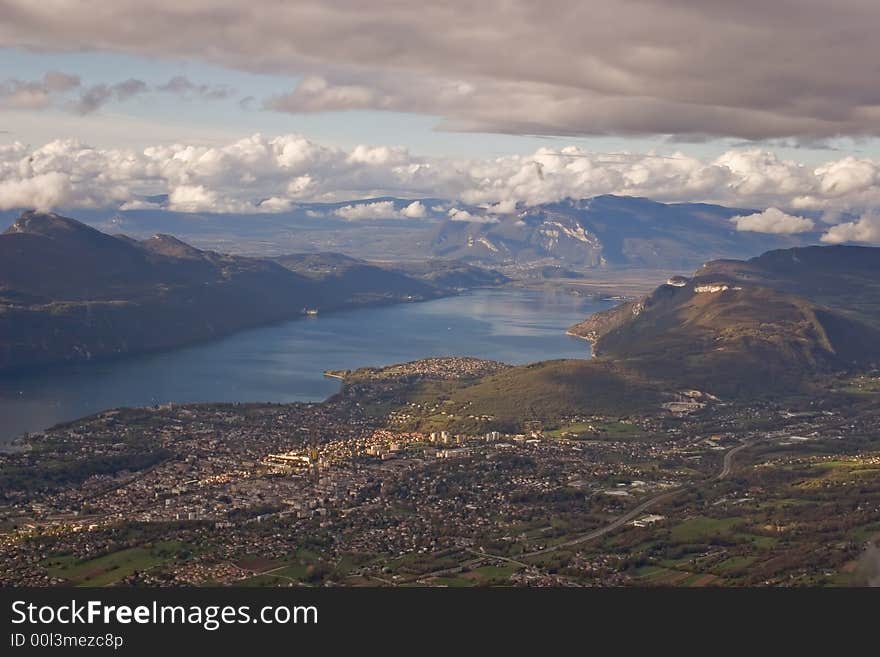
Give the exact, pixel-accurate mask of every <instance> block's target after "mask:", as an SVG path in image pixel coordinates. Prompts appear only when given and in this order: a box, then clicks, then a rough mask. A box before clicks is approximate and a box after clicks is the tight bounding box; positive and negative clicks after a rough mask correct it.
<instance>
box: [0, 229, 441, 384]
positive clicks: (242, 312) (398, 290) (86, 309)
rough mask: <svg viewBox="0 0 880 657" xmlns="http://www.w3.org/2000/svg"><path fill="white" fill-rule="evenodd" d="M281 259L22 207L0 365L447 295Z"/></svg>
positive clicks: (309, 260) (3, 258) (2, 286)
mask: <svg viewBox="0 0 880 657" xmlns="http://www.w3.org/2000/svg"><path fill="white" fill-rule="evenodd" d="M285 262H286V264H287V265H289V266H282V264H279V262H274V261H271V260H264V259H258V258H246V257H240V256H230V255H224V254H220V253H216V252H213V251H203V250H200V249H196V248H194V247H192V246H190V245H189V244H186V243H184V242H182V241H180V240H178V239H176V238H174V237H171V236H169V235H155V236H153V237H151V238H149V239H145V240H141V241H139V240H135V239H131V238H128V237H124V236H119V237H115V236H111V235H108V234H105V233H102V232H100V231H98V230H96V229H94V228H91V227H89V226H87V225H85V224H83V223H80V222H79V221H76V220H74V219H69V218H66V217H62V216H59V215H56V214H42V213H35V212H26V213H24V214H23V215H21V217H20V218H19V219H18V220H17V221H16V222H15V223H14V224H13V225H12V226H11V227H10V228H9V229H8V230H7V231H6V232H5V233H3V234H0V372H6V371H12V370H23V369H32V368H35V367H40V366H44V365H48V364H52V363H58V362H80V361H86V360H92V359H99V358H106V357H111V356H118V355H122V354H129V353H137V352H143V351H151V350H157V349H165V348H170V347H174V346H178V345H182V344H186V343H190V342H195V341H201V340H206V339H210V338H214V337H217V336H221V335H225V334H228V333H231V332H233V331H237V330H239V329H243V328H248V327H254V326H259V325H263V324H268V323H271V322H276V321H281V320H285V319H290V318H293V317H296V316H299V315H300V314H301V313H302V312H303V309H304V308H306V307H308V308H316V309H318V310H334V309H338V308H345V307H354V306H359V305H364V304H368V303H390V302H395V301H408V300H418V299H424V298H430V297H435V296H439V295H441V294H444V293H446V292H447V290H446V289H445V288H441V287H439V286H434V285H431V284H429V283H427V282H424V281H422V280H419V279H417V278H413V277H408V276H406V275H405V274H403V273H399V272H389V271H386V270H383V269H380V268H377V267H373V266H370V265H367V264H366V263H362V262H359V261H352V262H349V261H346V262H345V264H344V266H342V267H341V268H339V266H338V265H337V269H335V270H333V269H328V268H327V266H326V264H327V263H326V262H325V263H324V264H323V265H322V266H317V264H316V262H315V260H314V257H313V256H303V257H297V256H290V257H289V258H287V259H286V260H285ZM296 263H299V264H300V265H302V266H301V267H299V269H300V271H294V270H295V269H297V267H296V266H294V265H295V264H296ZM292 269H294V270H292Z"/></svg>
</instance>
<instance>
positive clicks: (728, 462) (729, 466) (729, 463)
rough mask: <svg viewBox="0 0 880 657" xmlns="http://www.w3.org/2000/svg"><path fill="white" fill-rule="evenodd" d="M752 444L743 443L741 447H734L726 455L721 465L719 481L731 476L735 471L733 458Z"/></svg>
mask: <svg viewBox="0 0 880 657" xmlns="http://www.w3.org/2000/svg"><path fill="white" fill-rule="evenodd" d="M751 444H752V443H743V444H742V445H740V446H739V447H734V448H733V449H731V450H728V451H727V452H726V453H725V454H724V460H723V461H722V463H721V466H722V467H721V472H720V474H719V475H718V480H719V481H721V480H722V479H727V478H728V477H729V476H730V473H731V472H732V471H733V457H734V456H736V455H737V454H739V453H740V452H741V451H743V450H744V449H745V448H746V447H748V446H750V445H751Z"/></svg>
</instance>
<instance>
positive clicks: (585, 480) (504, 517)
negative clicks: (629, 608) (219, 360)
mask: <svg viewBox="0 0 880 657" xmlns="http://www.w3.org/2000/svg"><path fill="white" fill-rule="evenodd" d="M504 367H505V366H503V365H502V364H499V363H494V362H491V361H479V360H476V359H462V358H446V359H429V360H426V361H418V362H416V363H410V364H405V365H397V366H393V367H390V368H385V369H382V370H368V371H359V372H355V373H347V374H346V381H347V382H348V383H347V385H346V386H345V388H344V390H343V392H342V393H340V394H339V395H337V396H335V397H334V398H332V399H331V400H328V401H327V402H324V403H315V404H206V405H184V406H175V405H166V406H158V407H153V408H142V409H117V410H112V411H107V412H104V413H101V414H99V415H96V416H93V417H90V418H85V419H82V420H79V421H76V422H73V423H70V424H66V425H61V426H58V427H55V428H53V429H51V430H48V431H46V432H43V433H41V434H35V435H31V436H28V437H27V438H26V439H25V440H23V441H22V442H21V444H20V445H19V449H18V450H17V451H15V452H11V453H7V454H3V455H2V456H0V459H2V460H0V476H2V479H3V486H2V488H0V490H2V491H3V499H2V507H0V523H2V524H0V527H2V532H3V533H2V535H0V551H2V554H3V557H4V559H3V565H2V566H0V582H2V583H3V585H7V586H9V585H15V586H24V585H37V586H45V585H62V584H78V585H92V586H97V585H107V584H117V585H120V584H125V585H168V586H173V585H280V586H288V585H289V586H295V585H322V584H323V585H371V586H375V585H382V586H384V585H404V584H419V585H434V586H468V585H470V586H473V585H489V584H507V585H533V586H545V585H549V586H555V585H569V586H578V585H587V586H601V585H626V584H633V585H647V584H665V585H668V584H688V585H690V584H693V585H713V584H748V583H782V584H789V583H813V584H815V583H823V582H824V583H839V584H846V583H855V582H857V578H859V577H863V576H868V575H864V571H865V569H869V570H870V568H871V567H872V565H871V564H868V565H864V564H863V561H864V557H863V555H864V554H868V553H870V547H871V545H872V544H873V542H875V541H876V540H877V537H878V535H880V480H878V478H877V477H876V474H877V473H878V472H880V444H878V442H877V441H878V438H877V437H878V435H880V431H878V428H880V414H878V413H877V412H876V411H873V410H870V407H866V408H865V409H858V408H856V409H851V410H849V411H847V410H843V409H833V410H829V409H822V410H793V409H789V408H778V407H775V406H773V405H769V404H764V405H759V406H750V407H739V406H737V405H732V404H724V403H721V402H720V400H717V399H715V398H710V397H708V396H700V395H698V394H697V393H696V392H694V391H691V392H687V391H686V392H685V393H682V394H679V395H677V396H676V397H675V398H674V401H673V402H672V404H671V405H670V404H666V405H665V406H663V405H661V406H658V407H657V408H656V409H655V410H654V411H652V412H651V413H646V414H644V415H641V416H632V417H609V416H602V415H577V416H568V417H562V418H559V419H558V421H557V422H555V423H553V424H554V425H555V426H552V427H551V426H546V423H540V422H535V421H525V422H524V423H523V426H522V427H521V430H520V431H518V432H516V433H510V432H507V431H501V430H497V429H489V430H487V431H484V432H480V433H467V432H464V431H458V430H455V429H454V428H452V427H454V426H455V422H452V423H451V424H450V425H449V427H450V428H447V429H443V428H437V429H435V430H421V429H419V428H418V427H420V426H429V427H432V426H434V425H435V424H436V423H437V422H438V421H439V420H438V419H437V416H438V415H439V414H440V413H441V412H442V410H441V409H442V408H443V404H442V403H439V402H438V401H436V400H433V401H432V400H422V401H406V402H403V401H398V402H396V403H395V404H392V405H390V406H388V405H387V401H384V400H387V398H388V397H387V395H388V393H389V390H391V394H392V397H395V396H396V395H398V392H396V391H399V390H400V389H402V388H401V386H404V387H406V386H411V385H412V384H413V382H417V381H418V382H424V381H426V380H427V381H432V382H434V383H435V384H437V385H439V384H444V385H445V384H447V383H450V382H455V381H460V380H462V379H468V378H472V377H477V376H485V375H487V374H491V373H493V372H498V371H502V370H503V368H504ZM377 399H381V400H383V402H382V404H385V405H383V406H382V407H381V412H380V411H377V407H376V403H375V401H376V400H377ZM426 417H429V418H432V419H431V421H430V422H429V423H427V424H425V423H424V422H421V424H420V420H419V419H420V418H421V419H424V418H426ZM441 419H442V417H441ZM465 419H466V420H468V421H471V420H473V419H474V418H465ZM476 419H478V420H480V421H481V422H484V423H487V425H488V426H490V427H491V423H492V418H491V416H489V415H485V414H482V415H480V416H479V417H478V418H476ZM413 427H417V428H413ZM869 475H871V476H869ZM820 537H821V540H820ZM746 566H749V567H748V568H746Z"/></svg>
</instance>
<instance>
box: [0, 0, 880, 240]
mask: <svg viewBox="0 0 880 657" xmlns="http://www.w3.org/2000/svg"><path fill="white" fill-rule="evenodd" d="M878 24H880V5H878V3H876V2H875V1H873V0H839V1H837V2H835V3H828V2H827V1H825V0H823V1H821V2H820V1H817V0H774V2H772V3H767V2H765V1H758V0H741V1H739V2H736V3H730V2H727V1H725V0H701V1H700V2H696V1H691V0H577V1H575V0H571V1H569V0H547V1H546V2H541V3H538V2H534V1H524V0H484V2H481V3H471V2H463V1H458V0H452V1H448V0H447V1H445V2H433V1H423V2H416V3H414V2H407V1H404V0H377V1H375V2H371V3H369V7H368V8H365V6H364V4H363V3H359V2H354V1H353V0H321V1H320V2H313V1H311V0H299V1H290V2H281V1H280V0H250V2H248V3H242V2H239V1H238V0H211V1H208V0H189V1H186V0H175V1H169V0H154V1H153V2H149V3H143V2H134V1H133V0H116V1H115V2H112V3H108V2H100V1H97V0H43V1H42V2H39V3H35V2H33V1H32V0H0V209H10V208H20V207H36V208H39V209H52V208H56V207H65V208H71V207H72V208H76V207H96V206H101V207H105V206H106V207H118V208H121V209H131V208H138V207H148V205H149V201H148V200H146V199H145V196H148V195H151V194H167V195H168V197H169V200H168V202H167V204H165V205H163V207H168V208H169V209H174V210H177V211H192V212H239V213H247V212H280V211H285V210H288V209H290V208H292V207H294V206H295V205H296V204H297V203H303V202H307V201H330V200H332V201H338V200H347V199H359V198H370V197H374V196H380V195H386V194H387V195H394V196H400V197H403V198H411V199H417V198H425V197H443V198H449V199H451V200H453V201H457V202H460V203H462V204H470V205H477V206H480V207H481V208H482V210H481V211H480V212H481V216H483V217H484V218H485V217H487V216H492V215H496V214H498V213H503V212H511V211H514V210H515V208H516V204H517V203H521V204H522V203H525V204H534V203H542V202H548V201H554V200H558V199H560V198H565V197H568V196H573V197H588V196H592V195H596V194H603V193H615V194H630V195H640V196H647V197H650V198H654V199H656V200H660V201H700V202H717V203H723V204H727V205H734V206H737V207H744V208H751V209H753V210H754V211H755V212H754V213H752V214H750V215H747V216H748V220H747V221H745V220H744V221H741V222H739V223H737V229H739V230H757V231H760V232H783V233H784V232H803V231H807V230H815V229H816V227H817V226H818V227H819V228H820V229H821V232H822V233H823V235H824V236H825V237H824V239H825V240H826V241H835V242H837V241H861V242H867V243H876V242H880V219H878V209H880V140H878V136H880V88H878V87H877V85H876V80H877V74H878V72H880V41H878V40H877V39H876V37H875V34H874V31H875V30H874V28H875V27H876V25H878ZM452 210H454V208H452ZM381 211H382V209H381V208H377V209H375V212H374V213H373V214H375V213H380V212H381ZM366 214H367V215H369V214H370V213H369V212H368V213H366ZM471 214H473V212H472V213H471ZM744 216H746V215H744ZM353 220H356V219H353ZM817 222H818V223H817Z"/></svg>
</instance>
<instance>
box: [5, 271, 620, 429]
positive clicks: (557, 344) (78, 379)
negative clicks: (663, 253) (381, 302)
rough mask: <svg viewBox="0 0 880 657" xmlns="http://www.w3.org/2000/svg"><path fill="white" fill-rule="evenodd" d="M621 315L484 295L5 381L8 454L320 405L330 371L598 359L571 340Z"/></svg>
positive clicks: (293, 325)
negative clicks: (129, 416) (31, 435)
mask: <svg viewBox="0 0 880 657" xmlns="http://www.w3.org/2000/svg"><path fill="white" fill-rule="evenodd" d="M611 305H613V303H612V302H604V301H596V300H594V299H587V298H583V297H577V296H573V295H571V294H568V293H565V292H561V291H544V290H532V289H520V288H497V289H485V290H477V291H473V292H470V293H467V294H463V295H460V296H454V297H447V298H444V299H436V300H434V301H427V302H423V303H411V304H399V305H394V306H381V307H373V308H362V309H359V310H351V311H344V312H338V313H332V314H327V315H321V316H318V317H314V318H305V319H297V320H294V321H290V322H286V323H283V324H277V325H273V326H268V327H263V328H258V329H251V330H248V331H242V332H240V333H236V334H235V335H231V336H228V337H226V338H222V339H219V340H215V341H212V342H209V343H204V344H199V345H194V346H190V347H183V348H180V349H175V350H172V351H165V352H162V353H155V354H146V355H141V356H131V357H127V358H124V359H119V360H114V361H107V362H101V363H88V364H82V365H76V366H63V367H59V368H56V369H53V370H51V371H48V372H41V373H38V374H28V375H22V376H15V377H5V378H2V377H0V443H4V442H8V441H10V440H11V439H12V438H14V437H15V436H18V435H21V434H22V433H24V432H25V431H30V432H33V431H42V430H43V429H46V428H48V427H50V426H52V425H54V424H57V423H59V422H63V421H67V420H72V419H75V418H78V417H83V416H85V415H90V414H92V413H96V412H98V411H101V410H105V409H108V408H115V407H119V406H149V405H153V404H162V403H166V402H181V403H182V402H204V401H271V402H293V401H320V400H323V399H326V398H327V397H329V396H330V395H332V394H334V393H335V392H336V391H337V390H339V386H340V382H339V381H338V380H336V379H330V378H327V377H325V376H323V372H324V370H327V369H356V368H358V367H365V366H378V365H390V364H392V363H400V362H405V361H409V360H416V359H419V358H427V357H429V356H444V355H453V356H477V357H479V358H490V359H494V360H500V361H503V362H506V363H511V364H523V363H531V362H534V361H538V360H548V359H553V358H589V357H590V348H589V344H588V343H587V342H586V341H584V340H580V339H578V338H574V337H571V336H568V335H565V329H566V328H568V327H569V326H571V325H572V324H574V323H576V322H578V321H580V320H582V319H583V318H585V317H586V316H587V315H590V314H591V313H594V312H596V311H598V310H603V309H605V308H608V307H610V306H611Z"/></svg>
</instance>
